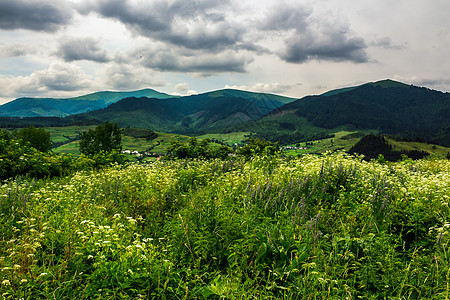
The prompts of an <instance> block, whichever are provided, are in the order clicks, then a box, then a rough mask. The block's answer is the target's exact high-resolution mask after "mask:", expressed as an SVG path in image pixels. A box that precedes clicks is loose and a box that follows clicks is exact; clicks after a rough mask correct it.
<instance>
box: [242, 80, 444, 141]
mask: <svg viewBox="0 0 450 300" xmlns="http://www.w3.org/2000/svg"><path fill="white" fill-rule="evenodd" d="M286 116H289V118H288V119H287V117H286ZM305 120H306V121H307V124H308V126H311V127H318V128H323V129H325V130H331V131H332V130H334V129H336V128H347V129H351V130H376V131H379V132H381V133H385V134H394V135H399V136H402V137H405V138H410V139H419V140H424V141H428V142H434V143H439V144H443V145H450V94H449V93H443V92H439V91H435V90H430V89H428V88H424V87H416V86H409V85H405V84H403V83H399V82H395V81H392V80H383V81H379V82H375V83H368V84H364V85H361V86H358V87H354V88H349V89H343V90H341V91H340V92H332V93H325V94H323V95H319V96H307V97H304V98H302V99H299V100H297V101H294V102H292V103H289V104H286V105H284V106H283V107H280V108H277V109H275V110H273V111H272V112H270V113H269V114H268V115H267V116H265V117H264V118H262V119H261V120H259V121H258V122H257V123H255V124H254V126H253V127H251V126H250V128H249V125H248V124H243V125H242V126H243V127H245V126H246V127H245V129H246V130H247V131H254V132H262V131H264V132H265V133H266V134H267V128H268V127H269V128H272V129H276V130H274V132H273V133H272V134H273V136H274V137H273V138H275V139H276V136H277V135H278V136H279V135H281V134H284V133H286V132H293V131H296V132H297V133H301V132H302V130H303V127H299V126H297V125H298V124H305Z"/></svg>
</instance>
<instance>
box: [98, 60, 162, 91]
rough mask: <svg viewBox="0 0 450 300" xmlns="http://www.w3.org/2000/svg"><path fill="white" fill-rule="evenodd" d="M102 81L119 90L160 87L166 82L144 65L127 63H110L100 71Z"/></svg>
mask: <svg viewBox="0 0 450 300" xmlns="http://www.w3.org/2000/svg"><path fill="white" fill-rule="evenodd" d="M99 74H100V78H101V80H100V81H103V82H104V83H106V86H108V87H110V88H113V89H118V90H131V89H138V88H145V87H159V86H164V85H166V83H165V82H164V81H162V80H160V79H158V76H156V75H155V73H154V72H152V71H149V70H148V69H145V67H142V66H130V65H127V64H109V65H107V66H106V67H105V68H104V69H102V70H100V71H99Z"/></svg>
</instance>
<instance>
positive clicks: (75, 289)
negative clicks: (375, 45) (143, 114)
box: [0, 153, 450, 299]
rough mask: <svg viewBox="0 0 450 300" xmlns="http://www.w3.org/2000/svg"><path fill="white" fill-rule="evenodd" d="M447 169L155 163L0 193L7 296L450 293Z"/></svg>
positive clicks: (433, 163)
mask: <svg viewBox="0 0 450 300" xmlns="http://www.w3.org/2000/svg"><path fill="white" fill-rule="evenodd" d="M449 173H450V161H449V160H444V159H433V158H431V159H428V160H420V161H414V162H413V161H411V160H407V159H406V160H403V161H401V162H397V163H379V162H377V161H371V162H366V161H364V160H362V159H361V158H360V157H353V156H347V155H346V154H343V153H340V154H339V153H338V154H326V155H323V156H313V155H305V156H303V157H301V158H281V157H254V158H252V159H249V160H244V159H243V158H242V159H241V158H239V157H238V158H232V159H230V160H210V161H203V160H180V161H158V162H155V163H153V164H150V165H137V164H130V165H127V166H119V165H115V166H111V167H109V168H106V169H104V170H102V171H95V172H94V171H92V172H79V173H76V174H75V175H73V176H70V177H64V178H55V179H51V180H39V181H26V180H16V181H10V182H6V183H4V184H3V185H2V186H1V187H0V203H1V208H0V209H1V210H0V219H1V223H2V226H1V228H0V230H1V234H2V239H1V241H0V284H1V286H0V290H1V297H3V298H5V299H72V298H78V299H139V298H142V299H148V298H158V299H161V298H167V299H195V298H212V299H215V298H227V299H261V298H264V299H267V298H269V299H270V298H278V299H279V298H288V299H290V298H294V299H299V298H303V299H345V298H348V299H358V298H361V299H388V298H389V299H449V298H450V283H449V282H450V267H449V266H450V245H449V242H450V208H449V201H450V176H449Z"/></svg>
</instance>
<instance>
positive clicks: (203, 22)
mask: <svg viewBox="0 0 450 300" xmlns="http://www.w3.org/2000/svg"><path fill="white" fill-rule="evenodd" d="M78 9H79V11H80V12H81V13H85V14H86V13H89V12H95V13H98V14H100V15H101V16H103V17H106V18H111V19H115V20H118V21H120V22H122V23H123V24H124V25H125V26H127V27H128V28H129V29H130V30H132V31H133V32H135V33H136V34H138V35H143V36H146V37H149V38H152V39H155V40H158V41H164V42H167V43H170V44H173V45H177V46H181V47H185V48H189V49H204V50H205V49H207V50H209V51H221V50H223V49H225V48H227V47H233V46H234V45H236V44H238V43H239V42H241V41H242V35H243V33H244V32H245V28H244V27H243V26H242V24H240V23H237V22H234V21H233V20H229V19H228V18H227V16H226V15H225V14H224V13H223V11H227V10H229V9H231V6H230V2H229V1H223V0H208V1H185V0H176V1H172V2H169V1H161V0H156V1H149V2H140V3H139V5H138V4H136V3H133V2H131V1H128V0H112V1H110V0H108V1H106V0H101V1H98V2H97V3H89V4H86V5H82V6H80V7H79V8H78Z"/></svg>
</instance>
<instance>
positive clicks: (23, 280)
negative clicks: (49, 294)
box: [20, 279, 28, 283]
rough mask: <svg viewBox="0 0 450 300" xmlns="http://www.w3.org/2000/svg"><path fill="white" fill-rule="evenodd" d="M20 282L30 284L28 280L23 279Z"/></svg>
mask: <svg viewBox="0 0 450 300" xmlns="http://www.w3.org/2000/svg"><path fill="white" fill-rule="evenodd" d="M20 282H22V283H27V282H28V280H26V279H22V280H21V281H20Z"/></svg>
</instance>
